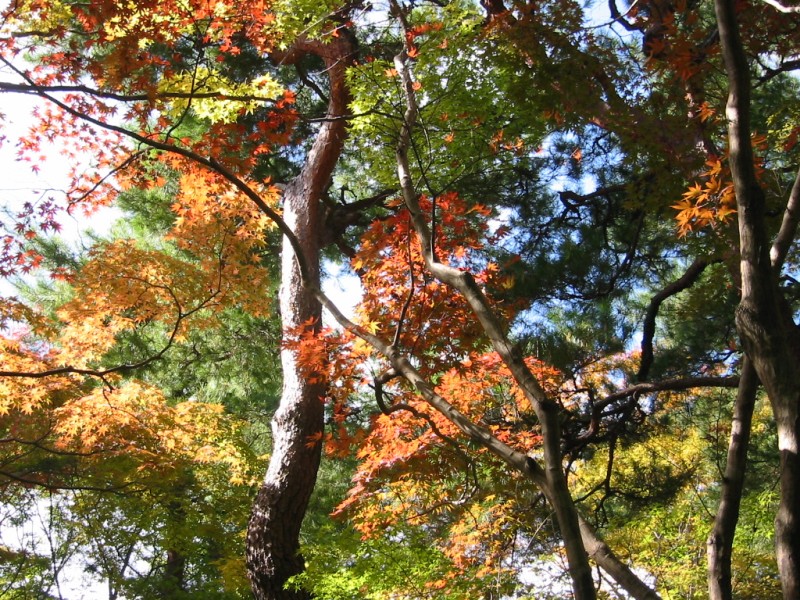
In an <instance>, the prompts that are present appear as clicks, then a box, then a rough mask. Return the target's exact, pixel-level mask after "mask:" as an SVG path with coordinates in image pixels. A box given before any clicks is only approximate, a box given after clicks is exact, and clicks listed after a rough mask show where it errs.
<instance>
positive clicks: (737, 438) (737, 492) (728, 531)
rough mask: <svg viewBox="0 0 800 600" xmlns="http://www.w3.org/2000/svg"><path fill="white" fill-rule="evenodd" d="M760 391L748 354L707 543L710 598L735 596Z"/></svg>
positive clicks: (743, 368)
mask: <svg viewBox="0 0 800 600" xmlns="http://www.w3.org/2000/svg"><path fill="white" fill-rule="evenodd" d="M757 391H758V377H757V376H756V372H755V370H754V369H753V364H752V362H750V359H748V358H747V357H745V359H744V362H743V363H742V375H741V379H740V380H739V390H738V392H737V394H736V404H735V405H734V409H733V422H732V425H731V439H730V442H729V444H728V458H727V461H726V464H725V473H724V475H723V476H722V497H721V498H720V501H719V508H718V509H717V515H716V517H715V519H714V528H713V529H712V531H711V533H710V534H709V536H708V541H707V543H706V547H707V555H708V597H709V600H732V599H733V587H732V579H731V575H732V573H731V558H732V556H733V537H734V535H735V533H736V525H737V523H738V522H739V506H740V505H741V501H742V491H743V489H744V476H745V471H746V467H747V450H748V447H749V445H750V430H751V425H752V422H753V408H754V407H755V402H756V392H757Z"/></svg>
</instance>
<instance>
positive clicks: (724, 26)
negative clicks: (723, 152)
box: [715, 0, 800, 600]
mask: <svg viewBox="0 0 800 600" xmlns="http://www.w3.org/2000/svg"><path fill="white" fill-rule="evenodd" d="M735 5H736V2H735V1H734V0H716V1H715V8H716V14H717V23H718V28H719V33H720V43H721V46H722V53H723V58H724V60H725V68H726V71H727V75H728V86H729V89H728V104H727V108H726V114H727V117H728V138H729V146H730V164H731V173H732V176H733V183H734V188H735V190H736V203H737V214H738V219H739V244H740V255H741V274H742V297H741V301H740V303H739V308H738V310H737V313H736V324H737V328H738V330H739V335H740V336H741V338H742V343H743V345H744V348H745V352H746V353H747V355H748V356H749V357H750V359H751V360H752V361H753V366H754V368H755V370H756V373H757V374H758V377H759V379H760V380H761V383H762V384H763V385H764V388H765V389H766V391H767V395H768V396H769V399H770V403H771V405H772V410H773V413H774V416H775V422H776V425H777V429H778V444H779V451H780V458H781V477H780V481H781V499H780V504H779V508H778V514H777V516H776V518H775V546H776V554H777V559H778V570H779V572H780V576H781V585H782V587H783V595H784V598H786V599H787V600H797V598H800V515H798V511H800V458H798V448H800V422H799V421H798V417H799V416H800V415H798V404H799V403H800V378H798V376H797V374H798V372H800V363H799V362H798V360H797V354H796V344H797V331H796V327H795V325H794V323H793V321H792V319H791V313H790V312H789V311H788V310H787V304H786V302H785V301H784V300H783V298H782V297H781V292H780V289H779V287H778V284H777V276H776V272H775V270H774V269H773V268H772V266H771V264H770V248H769V244H768V241H767V234H766V227H765V224H764V212H765V207H764V205H765V197H764V191H763V190H762V189H761V187H760V185H759V183H758V180H757V178H756V174H755V168H754V161H753V148H752V144H751V141H750V73H749V67H748V64H747V57H746V55H745V53H744V48H743V46H742V41H741V38H740V35H739V26H738V23H737V20H736V10H735Z"/></svg>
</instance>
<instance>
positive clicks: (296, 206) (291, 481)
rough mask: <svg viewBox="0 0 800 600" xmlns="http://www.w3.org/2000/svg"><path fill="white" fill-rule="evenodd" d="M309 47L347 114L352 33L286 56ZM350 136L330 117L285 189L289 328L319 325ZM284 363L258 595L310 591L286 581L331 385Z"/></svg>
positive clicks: (254, 540)
mask: <svg viewBox="0 0 800 600" xmlns="http://www.w3.org/2000/svg"><path fill="white" fill-rule="evenodd" d="M304 52H313V53H315V54H318V55H319V56H321V57H322V58H323V60H324V61H325V65H326V67H327V71H328V75H329V78H330V96H329V105H328V114H327V116H328V117H341V116H343V115H344V114H346V112H345V111H346V110H347V102H348V94H347V89H346V87H345V83H344V73H345V69H346V67H347V64H348V61H349V57H350V54H351V52H352V49H351V47H350V44H349V42H348V41H347V36H341V37H340V38H337V39H336V40H334V41H333V42H331V43H327V44H322V43H321V42H315V41H307V40H300V41H298V42H297V43H296V44H295V46H294V48H293V49H292V51H291V52H290V53H289V54H287V56H286V57H284V62H291V60H293V59H294V58H296V57H298V56H299V55H300V54H301V53H304ZM345 135H346V132H345V121H344V120H343V119H341V118H339V119H335V118H334V119H331V120H328V121H326V122H325V123H324V124H323V125H322V126H321V128H320V131H319V133H318V135H317V137H316V139H315V140H314V144H313V145H312V148H311V151H310V152H309V156H308V159H307V160H306V163H305V165H304V167H303V169H302V170H301V172H300V174H299V175H298V176H297V177H296V178H295V179H293V180H292V181H291V182H290V183H289V185H288V186H287V187H286V189H285V191H284V195H283V210H284V212H283V218H284V221H285V223H286V224H287V225H288V226H289V228H290V229H291V230H292V231H293V232H294V238H295V244H296V245H294V246H293V244H291V243H290V241H289V239H288V238H284V243H283V255H282V263H281V290H280V307H281V318H282V325H283V330H284V331H288V330H291V329H293V328H296V327H298V326H300V325H301V324H303V323H308V322H314V323H316V324H317V325H316V326H318V325H319V319H320V317H321V307H320V304H319V302H318V301H317V299H316V298H315V297H314V293H313V291H309V290H313V289H316V288H317V287H318V286H319V251H320V239H321V231H320V230H321V216H322V211H321V209H320V198H321V196H322V194H323V193H324V191H325V188H326V186H327V185H328V183H329V181H330V177H331V174H332V172H333V169H334V167H335V165H336V162H337V160H338V158H339V155H340V154H341V151H342V147H343V143H344V138H345ZM298 246H299V247H300V249H302V253H303V262H304V264H305V271H306V273H305V279H304V277H303V276H302V274H301V271H300V269H299V266H298V263H297V260H296V259H295V252H294V248H297V247H298ZM281 364H282V367H283V391H282V395H281V402H280V405H279V407H278V410H277V412H276V414H275V417H274V418H273V421H272V436H273V440H272V456H271V459H270V464H269V469H268V470H267V474H266V476H265V478H264V483H263V485H262V486H261V489H260V490H259V492H258V495H257V497H256V500H255V504H254V506H253V512H252V514H251V517H250V523H249V526H248V531H247V568H248V575H249V577H250V582H251V585H252V589H253V594H254V596H255V598H257V599H258V600H267V599H269V600H283V599H289V598H291V599H295V598H308V597H309V596H308V594H307V593H306V592H304V591H303V590H296V591H295V590H287V589H284V588H285V585H286V581H287V580H288V579H289V578H290V577H291V576H293V575H296V574H298V573H300V572H302V571H303V568H304V561H303V558H302V556H300V553H299V539H298V538H299V535H300V526H301V524H302V521H303V517H304V516H305V512H306V509H307V507H308V501H309V498H310V496H311V492H312V490H313V489H314V484H315V483H316V478H317V470H318V468H319V463H320V456H321V451H322V447H321V444H314V445H311V446H309V445H308V440H309V437H310V436H312V435H314V434H318V433H320V432H321V431H322V429H323V425H324V410H323V403H322V396H323V393H324V385H322V384H320V383H312V382H309V381H308V380H307V378H306V377H304V375H303V373H302V371H301V369H300V368H299V367H298V365H297V361H296V357H295V354H294V352H293V351H292V350H289V349H283V350H282V351H281Z"/></svg>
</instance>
